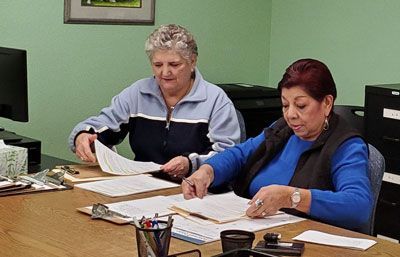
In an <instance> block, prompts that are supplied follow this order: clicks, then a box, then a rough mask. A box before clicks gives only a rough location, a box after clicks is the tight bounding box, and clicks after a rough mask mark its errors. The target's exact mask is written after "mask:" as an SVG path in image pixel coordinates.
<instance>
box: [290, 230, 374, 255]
mask: <svg viewBox="0 0 400 257" xmlns="http://www.w3.org/2000/svg"><path fill="white" fill-rule="evenodd" d="M293 240H298V241H304V242H310V243H315V244H323V245H330V246H338V247H344V248H350V249H356V250H364V251H365V250H367V249H368V248H370V247H371V246H373V245H374V244H376V241H374V240H370V239H363V238H354V237H345V236H337V235H332V234H328V233H324V232H320V231H316V230H307V231H304V232H303V233H301V234H300V235H298V236H296V237H294V238H293Z"/></svg>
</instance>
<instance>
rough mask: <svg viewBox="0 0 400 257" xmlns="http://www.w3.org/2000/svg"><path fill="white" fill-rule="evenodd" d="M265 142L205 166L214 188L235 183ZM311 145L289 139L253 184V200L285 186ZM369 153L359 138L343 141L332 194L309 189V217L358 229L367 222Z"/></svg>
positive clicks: (334, 162)
mask: <svg viewBox="0 0 400 257" xmlns="http://www.w3.org/2000/svg"><path fill="white" fill-rule="evenodd" d="M264 141H265V135H264V133H261V134H260V135H258V136H257V137H255V138H250V139H249V140H247V141H246V142H244V143H242V144H240V145H237V146H235V147H233V148H230V149H227V150H225V151H224V152H222V153H220V154H217V155H215V156H214V157H212V158H211V159H209V160H207V161H206V163H208V164H210V165H211V166H212V167H213V169H214V181H213V184H212V185H211V186H212V187H213V186H218V185H221V184H224V183H226V182H228V181H231V180H233V179H235V177H236V176H237V174H238V172H239V171H240V169H241V168H242V167H243V166H244V164H245V163H246V161H247V159H248V157H249V156H251V155H252V154H253V152H254V151H255V150H256V149H257V147H258V146H259V145H260V144H261V143H262V142H264ZM312 143H313V142H310V141H304V140H302V139H300V138H299V137H297V136H296V135H292V136H291V137H290V139H289V140H288V142H287V144H286V146H285V147H284V148H283V150H282V151H281V152H279V153H278V154H277V155H276V156H275V157H274V158H273V159H272V160H271V162H269V163H268V164H267V165H265V166H264V167H263V168H262V170H261V171H260V172H259V173H258V174H257V175H256V176H255V177H254V179H253V180H252V182H251V184H250V187H249V193H250V195H251V196H254V195H255V194H256V193H257V192H258V190H259V189H260V188H261V187H264V186H268V185H272V184H278V185H288V184H289V182H290V179H291V178H292V176H293V174H294V170H295V168H296V165H297V161H298V159H299V158H300V155H301V154H302V153H303V152H304V151H305V150H307V149H308V148H309V147H310V146H311V145H312ZM367 170H368V150H367V147H366V145H365V143H364V142H363V140H362V139H361V138H357V137H355V138H351V139H348V140H347V141H345V142H344V143H343V144H342V145H341V146H340V147H339V148H338V149H337V150H336V152H335V153H334V155H333V156H332V160H331V179H332V183H333V185H334V188H335V189H334V191H323V190H317V189H310V191H311V197H312V198H311V207H310V212H309V215H310V216H311V217H312V218H316V219H319V220H322V221H325V222H327V223H330V224H333V225H338V226H341V227H346V228H349V229H354V228H359V227H360V226H362V225H363V224H364V223H366V222H367V221H368V218H369V215H370V214H371V210H372V193H371V189H370V182H369V179H368V176H367Z"/></svg>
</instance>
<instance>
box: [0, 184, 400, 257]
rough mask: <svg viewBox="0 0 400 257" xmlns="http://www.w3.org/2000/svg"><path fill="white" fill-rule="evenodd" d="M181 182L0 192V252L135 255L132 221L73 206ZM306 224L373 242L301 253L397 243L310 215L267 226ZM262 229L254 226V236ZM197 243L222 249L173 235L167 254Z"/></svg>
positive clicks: (385, 248) (287, 233)
mask: <svg viewBox="0 0 400 257" xmlns="http://www.w3.org/2000/svg"><path fill="white" fill-rule="evenodd" d="M179 192H180V188H175V189H168V190H160V191H156V192H150V193H143V194H138V195H133V196H127V197H119V198H110V197H105V196H102V195H100V194H96V193H92V192H89V191H85V190H81V189H79V188H75V189H73V190H67V191H61V192H46V193H39V194H31V195H20V196H9V197H0V217H1V218H0V255H1V256H10V257H11V256H12V257H14V256H41V257H42V256H79V257H80V256H93V257H100V256H121V257H122V256H124V257H125V256H137V251H136V239H135V233H134V232H135V231H134V227H133V226H131V225H116V224H113V223H110V222H107V221H103V220H91V218H90V216H88V215H85V214H82V213H80V212H78V211H77V210H76V208H78V207H83V206H89V205H92V204H94V203H98V202H100V203H111V202H117V201H124V200H132V199H138V198H143V197H150V196H154V195H169V194H175V193H179ZM307 229H315V230H320V231H323V232H328V233H335V234H338V235H344V236H353V237H363V238H370V239H374V240H377V241H378V244H376V245H375V246H373V247H371V248H370V249H369V250H367V251H364V252H362V251H356V250H349V249H342V248H337V247H328V246H321V245H314V244H309V243H307V244H306V248H305V252H304V254H303V256H305V257H307V256H319V257H320V256H322V257H323V256H343V257H344V256H346V257H351V256H380V257H381V256H398V255H399V253H400V245H399V244H395V243H392V242H388V241H385V240H382V239H378V238H372V237H370V236H367V235H363V234H359V233H356V232H352V231H348V230H344V229H341V228H337V227H332V226H329V225H325V224H322V223H318V222H315V221H310V220H307V221H303V222H300V223H295V224H290V225H285V226H280V227H276V228H272V229H269V231H274V232H280V233H282V237H283V240H290V239H291V238H292V237H294V236H296V235H298V234H300V233H301V232H303V231H305V230H307ZM264 233H265V231H263V232H258V233H257V237H256V240H255V242H258V241H259V240H261V238H262V235H263V234H264ZM196 248H198V249H200V251H201V252H202V256H211V255H214V254H217V253H220V252H221V246H220V242H213V243H210V244H205V245H201V246H198V245H194V244H191V243H188V242H185V241H181V240H178V239H175V238H173V239H172V240H171V245H170V254H172V253H177V252H182V251H187V250H191V249H196Z"/></svg>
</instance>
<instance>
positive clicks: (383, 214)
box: [375, 181, 400, 240]
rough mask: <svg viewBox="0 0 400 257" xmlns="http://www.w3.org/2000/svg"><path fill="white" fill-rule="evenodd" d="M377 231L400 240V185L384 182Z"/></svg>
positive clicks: (377, 213) (376, 218)
mask: <svg viewBox="0 0 400 257" xmlns="http://www.w3.org/2000/svg"><path fill="white" fill-rule="evenodd" d="M375 233H377V234H381V235H384V236H388V237H391V238H395V239H397V240H400V185H398V184H393V183H389V182H385V181H384V182H382V189H381V192H380V195H379V201H378V206H377V210H376V216H375Z"/></svg>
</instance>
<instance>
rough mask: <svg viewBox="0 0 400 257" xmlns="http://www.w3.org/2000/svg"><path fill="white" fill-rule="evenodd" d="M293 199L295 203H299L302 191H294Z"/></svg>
mask: <svg viewBox="0 0 400 257" xmlns="http://www.w3.org/2000/svg"><path fill="white" fill-rule="evenodd" d="M292 201H293V203H299V202H300V193H294V194H293V195H292Z"/></svg>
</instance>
